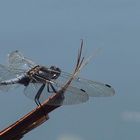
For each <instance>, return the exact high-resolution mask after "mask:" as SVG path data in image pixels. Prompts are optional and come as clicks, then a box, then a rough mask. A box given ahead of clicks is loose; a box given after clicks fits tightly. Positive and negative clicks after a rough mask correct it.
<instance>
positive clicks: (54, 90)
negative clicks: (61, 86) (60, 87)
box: [49, 83, 57, 93]
mask: <svg viewBox="0 0 140 140" xmlns="http://www.w3.org/2000/svg"><path fill="white" fill-rule="evenodd" d="M49 85H50V86H51V88H52V90H53V92H54V93H57V91H56V89H55V88H54V86H53V85H52V83H49Z"/></svg>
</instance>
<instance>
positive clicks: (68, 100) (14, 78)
mask: <svg viewBox="0 0 140 140" xmlns="http://www.w3.org/2000/svg"><path fill="white" fill-rule="evenodd" d="M71 77H72V74H70V73H67V72H65V71H62V70H61V69H60V68H58V67H56V66H50V67H48V66H42V65H38V64H36V63H35V62H33V61H32V60H31V59H29V58H27V57H25V56H24V55H23V54H22V53H21V52H20V51H17V50H16V51H13V52H11V53H10V54H9V55H8V64H7V65H2V64H0V90H1V91H9V90H10V89H12V88H15V87H18V86H20V85H21V86H24V94H25V96H27V97H28V98H30V99H32V100H34V101H35V103H36V104H37V105H41V103H42V102H44V101H45V100H46V99H47V98H49V97H50V96H51V95H52V94H53V93H55V94H59V93H57V91H59V89H60V88H61V87H62V86H63V85H64V84H65V82H66V81H68V79H70V78H71ZM114 94H115V90H114V89H113V88H112V87H111V86H110V85H109V84H104V83H100V82H96V81H92V80H88V79H85V78H81V77H78V76H77V75H76V76H75V77H74V78H73V80H72V82H71V84H70V85H69V86H68V87H67V89H66V91H65V93H64V94H63V96H61V98H60V99H58V100H56V101H54V102H53V105H73V104H80V103H84V102H86V101H87V100H88V99H89V97H108V96H113V95H114ZM51 104H52V103H51Z"/></svg>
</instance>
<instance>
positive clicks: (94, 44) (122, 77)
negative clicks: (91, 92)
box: [0, 0, 140, 140]
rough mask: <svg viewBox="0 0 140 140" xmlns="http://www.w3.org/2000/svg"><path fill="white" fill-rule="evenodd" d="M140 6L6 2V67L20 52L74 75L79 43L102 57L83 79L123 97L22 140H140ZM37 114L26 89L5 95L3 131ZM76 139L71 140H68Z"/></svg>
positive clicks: (1, 14) (2, 22) (2, 9)
mask: <svg viewBox="0 0 140 140" xmlns="http://www.w3.org/2000/svg"><path fill="white" fill-rule="evenodd" d="M139 36H140V1H139V0H106V1H104V0H24V1H21V0H12V1H11V0H1V1H0V63H2V64H5V63H6V55H7V54H8V53H9V52H11V51H14V50H19V51H21V52H22V53H23V54H24V55H25V56H27V57H29V58H31V59H32V60H34V61H35V62H37V63H39V64H44V65H57V66H59V67H60V68H62V69H63V70H65V71H68V72H71V71H72V69H73V66H74V64H75V63H74V62H75V58H76V55H77V49H78V48H79V46H80V39H81V38H83V39H84V41H85V42H84V43H85V53H84V54H86V55H88V54H91V53H93V52H94V50H95V49H97V48H101V52H100V53H99V54H98V55H97V56H96V57H95V58H94V60H93V61H91V62H90V63H89V65H87V66H86V68H84V69H83V71H82V72H81V74H80V76H82V77H85V78H88V79H91V80H95V81H100V82H105V83H109V84H111V85H112V86H113V87H114V88H115V90H116V95H115V96H114V97H110V98H94V99H90V100H89V101H88V102H87V103H85V104H81V105H75V106H64V107H61V108H59V109H57V110H55V111H54V112H52V113H51V114H50V119H49V121H47V123H44V124H43V125H42V126H40V127H39V128H37V129H35V130H33V131H32V132H30V133H29V134H27V135H26V136H25V137H24V138H23V140H32V139H34V140H38V139H39V138H40V139H41V140H42V139H49V140H74V138H73V137H75V140H118V139H120V140H132V139H133V140H139V139H140V133H139V130H140V102H139V100H140V91H139V84H140V78H139V71H140V62H139V60H140V55H139V54H140V41H139V40H140V39H139ZM34 107H35V103H34V102H33V101H31V100H29V99H28V98H26V97H25V96H24V94H23V88H18V89H16V90H12V91H11V92H8V93H1V94H0V111H1V113H0V129H3V128H5V127H6V126H8V125H9V124H11V123H13V122H14V121H16V120H17V119H19V118H20V117H21V116H23V115H25V114H26V113H27V112H29V111H31V109H33V108H34ZM64 137H72V138H69V139H68V138H64Z"/></svg>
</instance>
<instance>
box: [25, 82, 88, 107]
mask: <svg viewBox="0 0 140 140" xmlns="http://www.w3.org/2000/svg"><path fill="white" fill-rule="evenodd" d="M41 86H42V84H41V83H30V84H29V85H28V86H27V87H26V88H25V89H24V94H25V95H26V96H27V97H28V98H30V99H32V100H34V98H35V96H36V94H37V92H38V91H39V89H40V87H41ZM56 88H57V87H56ZM52 94H53V93H49V92H48V90H47V86H45V88H44V90H43V91H42V93H41V96H40V98H39V101H40V102H41V103H42V102H43V101H45V100H46V99H47V98H49V97H50V96H52ZM57 94H59V93H57ZM63 97H64V98H57V99H56V100H54V101H53V102H50V103H49V104H50V105H72V104H80V103H83V102H86V101H87V100H88V99H89V97H88V95H87V93H85V92H83V91H81V90H79V89H78V88H76V87H71V86H69V87H68V88H67V90H66V92H65V93H64V94H63Z"/></svg>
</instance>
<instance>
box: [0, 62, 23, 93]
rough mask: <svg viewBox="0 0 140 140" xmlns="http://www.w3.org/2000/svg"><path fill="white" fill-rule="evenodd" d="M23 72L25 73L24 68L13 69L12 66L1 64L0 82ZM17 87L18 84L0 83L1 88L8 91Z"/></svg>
mask: <svg viewBox="0 0 140 140" xmlns="http://www.w3.org/2000/svg"><path fill="white" fill-rule="evenodd" d="M21 74H23V71H22V70H18V69H12V68H10V67H7V66H4V65H1V64H0V83H1V82H2V81H5V80H10V79H13V78H16V77H18V76H19V75H21ZM15 87H17V85H1V84H0V90H2V91H8V90H9V89H11V88H15Z"/></svg>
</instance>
